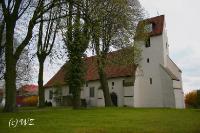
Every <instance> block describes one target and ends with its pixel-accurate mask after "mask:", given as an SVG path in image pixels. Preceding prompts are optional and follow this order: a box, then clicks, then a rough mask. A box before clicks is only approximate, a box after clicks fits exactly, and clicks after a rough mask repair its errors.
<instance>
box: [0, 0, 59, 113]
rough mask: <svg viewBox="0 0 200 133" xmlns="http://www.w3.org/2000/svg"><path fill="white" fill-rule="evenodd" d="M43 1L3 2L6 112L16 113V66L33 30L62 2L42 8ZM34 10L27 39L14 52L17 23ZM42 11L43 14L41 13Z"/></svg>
mask: <svg viewBox="0 0 200 133" xmlns="http://www.w3.org/2000/svg"><path fill="white" fill-rule="evenodd" d="M42 1H43V0H38V1H34V0H27V1H26V0H3V1H1V2H2V4H1V5H2V11H3V17H4V21H5V25H6V41H5V63H6V73H5V87H6V104H5V107H4V112H13V111H16V64H17V61H18V60H19V58H20V55H21V53H22V51H23V50H24V48H25V47H26V46H27V45H28V44H29V41H30V40H31V38H32V34H33V28H34V26H35V25H36V24H37V23H38V21H40V17H41V15H43V14H44V13H46V12H47V11H49V10H50V9H52V8H53V7H55V6H56V5H58V4H60V1H57V0H53V1H50V2H47V4H46V5H44V6H42V3H43V2H42ZM30 8H31V9H32V11H33V14H32V15H31V17H30V20H27V21H28V26H27V27H26V28H27V29H28V31H27V33H26V35H25V38H24V39H23V40H22V41H21V43H20V44H19V46H18V47H17V48H16V50H14V43H13V42H14V33H15V30H16V23H17V21H19V19H20V18H21V17H22V16H23V15H24V14H25V12H26V11H27V10H28V9H30ZM41 9H43V10H42V12H41Z"/></svg>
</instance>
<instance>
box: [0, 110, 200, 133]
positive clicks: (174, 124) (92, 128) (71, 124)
mask: <svg viewBox="0 0 200 133" xmlns="http://www.w3.org/2000/svg"><path fill="white" fill-rule="evenodd" d="M11 118H17V119H21V118H32V119H35V120H34V121H33V123H34V124H35V125H33V126H17V127H16V128H9V125H8V124H9V120H10V119H11ZM15 132H16V133H200V110H192V109H186V110H176V109H134V108H91V109H82V110H72V109H70V108H44V109H37V108H22V109H20V110H19V112H17V113H0V133H15Z"/></svg>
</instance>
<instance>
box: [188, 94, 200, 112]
mask: <svg viewBox="0 0 200 133" xmlns="http://www.w3.org/2000/svg"><path fill="white" fill-rule="evenodd" d="M185 105H186V107H188V108H198V107H200V95H199V90H197V91H192V92H189V93H188V94H186V95H185Z"/></svg>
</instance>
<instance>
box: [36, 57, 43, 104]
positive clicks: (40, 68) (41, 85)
mask: <svg viewBox="0 0 200 133" xmlns="http://www.w3.org/2000/svg"><path fill="white" fill-rule="evenodd" d="M38 60H39V74H38V89H39V108H42V107H44V106H45V99H44V86H43V71H44V59H43V58H41V57H38Z"/></svg>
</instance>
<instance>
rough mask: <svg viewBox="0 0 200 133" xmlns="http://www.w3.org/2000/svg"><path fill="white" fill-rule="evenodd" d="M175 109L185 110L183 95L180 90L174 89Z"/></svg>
mask: <svg viewBox="0 0 200 133" xmlns="http://www.w3.org/2000/svg"><path fill="white" fill-rule="evenodd" d="M174 95H175V102H176V108H180V109H182V108H185V102H184V93H183V90H182V89H174Z"/></svg>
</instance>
